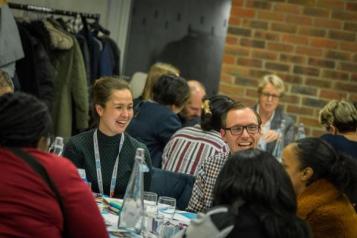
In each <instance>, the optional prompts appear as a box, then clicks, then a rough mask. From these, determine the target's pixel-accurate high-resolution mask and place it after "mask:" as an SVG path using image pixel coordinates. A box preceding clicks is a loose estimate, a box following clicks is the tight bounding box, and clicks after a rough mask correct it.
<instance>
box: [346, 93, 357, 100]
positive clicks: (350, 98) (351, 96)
mask: <svg viewBox="0 0 357 238" xmlns="http://www.w3.org/2000/svg"><path fill="white" fill-rule="evenodd" d="M348 100H350V101H352V102H357V94H350V97H349V99H348Z"/></svg>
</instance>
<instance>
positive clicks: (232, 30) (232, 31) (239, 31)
mask: <svg viewBox="0 0 357 238" xmlns="http://www.w3.org/2000/svg"><path fill="white" fill-rule="evenodd" d="M228 34H229V35H234V36H237V37H239V36H248V37H249V36H251V34H252V30H251V29H247V28H242V27H234V26H229V27H228Z"/></svg>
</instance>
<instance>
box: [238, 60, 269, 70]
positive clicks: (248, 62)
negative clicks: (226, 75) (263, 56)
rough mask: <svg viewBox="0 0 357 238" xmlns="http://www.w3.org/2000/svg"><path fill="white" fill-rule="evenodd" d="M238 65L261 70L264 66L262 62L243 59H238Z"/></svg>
mask: <svg viewBox="0 0 357 238" xmlns="http://www.w3.org/2000/svg"><path fill="white" fill-rule="evenodd" d="M237 64H238V65H241V66H242V65H244V66H249V67H256V68H261V67H262V65H263V63H262V61H261V60H258V59H249V58H242V57H239V58H238V59H237Z"/></svg>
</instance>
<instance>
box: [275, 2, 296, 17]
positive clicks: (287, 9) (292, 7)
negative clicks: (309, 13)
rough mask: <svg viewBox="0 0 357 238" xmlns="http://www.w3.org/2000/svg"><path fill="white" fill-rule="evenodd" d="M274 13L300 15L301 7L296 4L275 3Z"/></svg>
mask: <svg viewBox="0 0 357 238" xmlns="http://www.w3.org/2000/svg"><path fill="white" fill-rule="evenodd" d="M274 11H276V12H283V13H293V14H300V13H301V12H302V7H301V6H299V5H296V4H288V3H276V4H275V6H274Z"/></svg>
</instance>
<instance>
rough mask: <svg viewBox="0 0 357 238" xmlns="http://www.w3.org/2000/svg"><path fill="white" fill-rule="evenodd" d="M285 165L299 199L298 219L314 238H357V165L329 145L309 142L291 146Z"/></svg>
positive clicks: (286, 154)
mask: <svg viewBox="0 0 357 238" xmlns="http://www.w3.org/2000/svg"><path fill="white" fill-rule="evenodd" d="M282 163H283V165H284V167H285V168H286V170H287V172H288V174H289V176H290V178H291V180H292V182H293V185H294V188H295V191H296V193H297V195H298V215H299V216H300V217H301V218H302V219H304V220H306V221H307V222H308V223H309V225H310V226H311V229H312V233H313V237H314V238H325V237H333V238H352V237H357V214H356V212H355V210H354V209H353V206H352V204H351V202H352V203H355V202H356V195H357V193H356V191H357V190H356V187H357V165H356V161H355V160H353V159H351V158H350V157H345V156H344V155H342V154H338V153H337V152H336V151H335V149H333V147H332V146H331V145H329V144H328V143H327V142H324V141H323V140H321V139H318V138H305V139H302V140H299V141H297V142H296V143H292V144H290V145H288V146H287V147H286V148H285V149H284V151H283V158H282Z"/></svg>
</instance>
